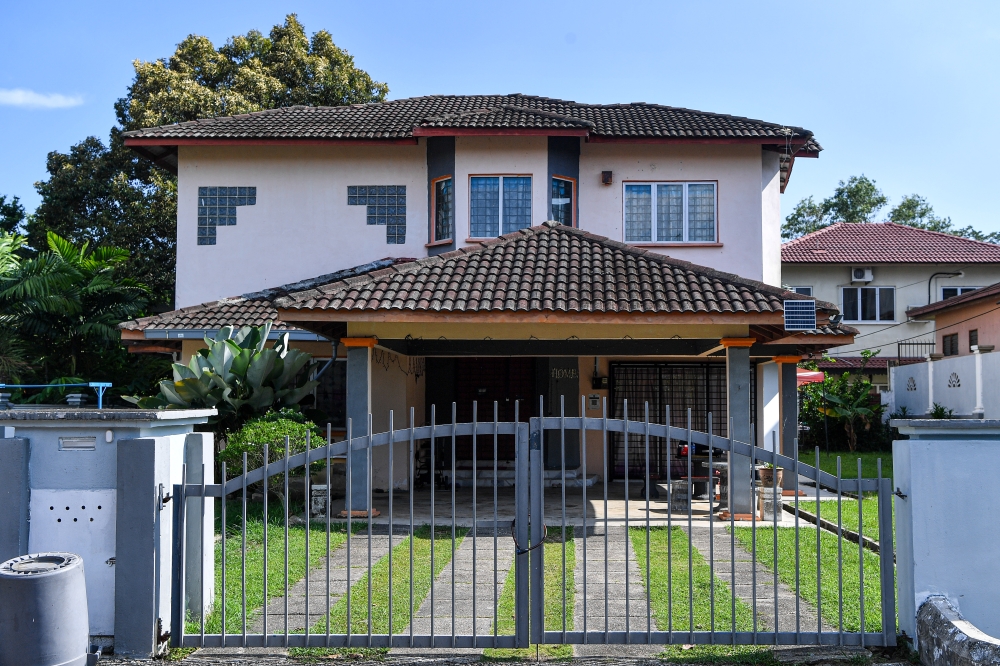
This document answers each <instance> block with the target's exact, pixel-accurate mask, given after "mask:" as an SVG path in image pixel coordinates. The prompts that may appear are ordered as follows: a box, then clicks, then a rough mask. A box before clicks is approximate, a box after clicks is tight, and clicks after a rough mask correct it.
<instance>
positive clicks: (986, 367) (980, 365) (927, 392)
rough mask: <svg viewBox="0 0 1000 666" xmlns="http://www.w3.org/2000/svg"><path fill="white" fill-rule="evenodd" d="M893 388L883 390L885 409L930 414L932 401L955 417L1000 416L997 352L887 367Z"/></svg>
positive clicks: (999, 371)
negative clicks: (884, 391) (888, 390)
mask: <svg viewBox="0 0 1000 666" xmlns="http://www.w3.org/2000/svg"><path fill="white" fill-rule="evenodd" d="M890 373H891V386H892V391H890V392H886V393H883V394H882V395H883V398H882V401H883V403H885V404H886V405H887V407H888V410H887V411H888V412H889V413H893V412H899V411H900V409H901V408H902V407H905V408H906V413H907V415H908V416H920V415H923V414H928V413H930V411H931V409H932V408H933V406H934V403H937V404H939V405H942V406H943V407H946V408H948V409H950V410H952V412H954V415H955V416H964V417H970V416H971V417H976V418H987V419H998V418H1000V354H992V353H988V354H987V353H984V354H971V355H969V356H954V357H951V358H944V359H941V360H938V361H927V362H924V363H915V364H913V365H903V366H899V367H896V368H892V369H891V370H890Z"/></svg>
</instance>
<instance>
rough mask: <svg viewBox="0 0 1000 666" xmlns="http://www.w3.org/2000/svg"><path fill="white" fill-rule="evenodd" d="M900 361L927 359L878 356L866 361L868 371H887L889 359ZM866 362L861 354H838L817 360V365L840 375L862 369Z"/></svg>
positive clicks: (908, 363)
mask: <svg viewBox="0 0 1000 666" xmlns="http://www.w3.org/2000/svg"><path fill="white" fill-rule="evenodd" d="M890 360H892V361H898V362H899V364H900V365H912V364H913V363H923V362H924V360H925V359H922V358H901V359H896V358H892V359H889V358H880V357H878V356H876V357H875V358H872V359H868V363H865V364H864V365H865V369H866V370H867V371H868V372H879V373H881V372H885V371H886V369H887V368H888V366H889V361H890ZM862 363H864V359H863V358H861V357H860V356H836V357H834V360H832V361H817V362H816V367H817V368H818V369H820V370H826V371H827V372H829V373H830V374H833V375H840V374H843V373H845V372H853V371H856V370H861V365H862Z"/></svg>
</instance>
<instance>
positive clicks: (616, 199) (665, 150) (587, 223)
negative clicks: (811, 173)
mask: <svg viewBox="0 0 1000 666" xmlns="http://www.w3.org/2000/svg"><path fill="white" fill-rule="evenodd" d="M761 152H762V151H761V148H760V146H750V145H723V146H713V145H704V144H682V145H663V144H621V143H586V142H583V143H581V146H580V228H581V229H584V230H586V231H590V232H593V233H595V234H600V235H602V236H607V237H609V238H611V239H613V240H618V241H624V225H623V216H622V197H623V194H624V190H623V185H622V183H623V182H625V181H670V180H675V181H676V180H681V181H718V189H717V193H718V211H717V214H718V223H719V227H718V228H719V234H718V238H717V240H718V241H719V244H718V245H717V246H711V247H705V246H702V247H696V246H690V245H689V246H686V245H684V244H676V243H675V244H667V245H661V246H658V247H652V246H651V244H645V245H644V246H645V247H649V248H650V249H653V250H654V251H657V252H662V253H663V254H666V255H669V256H671V257H676V258H678V259H683V260H685V261H690V262H692V263H695V264H699V265H702V266H710V267H712V268H716V269H718V270H721V271H726V272H728V273H735V274H737V275H740V276H742V277H746V278H751V279H754V280H761V281H764V282H769V283H771V284H778V278H779V276H780V269H779V268H778V264H777V260H776V259H774V258H776V257H778V256H779V254H780V239H779V236H778V235H775V230H776V229H779V228H780V226H781V216H780V212H779V202H778V197H779V196H780V195H779V194H778V191H777V187H778V186H777V178H776V168H777V160H774V164H771V163H770V161H769V160H768V159H767V158H764V159H763V161H762V158H761ZM771 169H774V170H775V174H772V175H770V176H768V175H765V172H767V171H769V170H771ZM602 171H611V172H613V178H614V182H613V184H612V185H602V184H601V172H602ZM765 200H766V202H767V205H766V207H765V204H764V202H765ZM765 210H766V213H767V216H768V218H767V220H764V213H765ZM765 234H766V235H765ZM765 241H767V242H769V243H772V244H773V245H774V247H773V248H766V247H765V246H766V242H765ZM768 253H769V254H768ZM765 257H768V258H771V259H772V260H774V266H773V268H772V269H771V270H770V271H769V270H767V269H766V268H765Z"/></svg>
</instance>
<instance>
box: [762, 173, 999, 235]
mask: <svg viewBox="0 0 1000 666" xmlns="http://www.w3.org/2000/svg"><path fill="white" fill-rule="evenodd" d="M888 204H889V198H888V197H887V196H885V194H884V193H883V192H882V190H880V189H879V188H878V186H877V185H876V184H875V181H874V180H872V179H871V178H868V177H867V176H865V175H864V174H862V175H860V176H851V177H850V178H848V179H847V182H846V183H845V182H844V181H840V183H839V184H838V185H837V187H836V189H835V190H834V191H833V194H832V195H831V196H829V197H827V198H826V199H824V200H823V201H821V202H819V203H817V202H816V200H815V199H813V198H812V197H811V196H810V197H806V198H805V199H802V200H801V201H799V203H798V204H796V206H795V210H793V211H792V212H791V214H790V215H789V216H788V217H786V218H785V222H784V224H782V225H781V237H782V239H784V240H791V239H793V238H798V237H799V236H804V235H806V234H809V233H812V232H814V231H818V230H819V229H823V228H824V227H828V226H830V225H831V224H836V223H838V222H848V223H855V224H863V223H867V222H874V221H875V216H876V214H877V213H878V212H879V211H880V210H882V209H883V208H884V207H885V206H887V205H888ZM888 221H890V222H896V223H897V224H905V225H907V226H911V227H916V228H918V229H927V230H929V231H940V232H942V233H946V234H953V235H955V236H961V237H963V238H972V239H974V240H978V241H984V242H988V243H1000V232H993V233H989V234H987V233H983V232H981V231H978V230H976V229H974V228H973V227H971V226H966V227H961V228H959V227H956V226H955V225H954V224H953V223H952V221H951V218H950V217H938V216H937V215H936V214H935V213H934V208H933V207H932V206H931V205H930V204H929V203H928V202H927V200H926V199H924V198H923V197H922V196H920V195H918V194H910V195H907V196H905V197H903V198H902V200H901V201H900V202H899V203H898V204H897V205H896V206H895V207H893V208H892V209H890V211H889V215H888Z"/></svg>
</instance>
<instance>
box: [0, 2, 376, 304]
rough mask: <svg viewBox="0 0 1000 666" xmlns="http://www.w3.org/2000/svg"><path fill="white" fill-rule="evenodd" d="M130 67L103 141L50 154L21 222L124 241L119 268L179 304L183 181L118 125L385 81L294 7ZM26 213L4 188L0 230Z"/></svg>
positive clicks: (352, 92)
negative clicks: (261, 26)
mask: <svg viewBox="0 0 1000 666" xmlns="http://www.w3.org/2000/svg"><path fill="white" fill-rule="evenodd" d="M133 67H134V69H135V77H134V78H133V80H132V84H131V85H130V86H129V87H128V90H127V92H126V95H125V96H124V97H122V98H121V99H119V100H118V101H117V102H116V103H115V114H116V117H117V119H118V125H117V126H116V127H114V128H112V129H111V132H110V136H109V139H108V142H107V144H105V143H104V142H102V141H101V140H100V139H99V138H97V137H88V138H86V139H84V140H83V141H81V142H80V143H78V144H76V145H74V146H72V147H70V149H69V151H67V152H65V153H64V152H60V151H54V152H51V153H49V156H48V160H47V163H46V169H47V171H48V178H47V179H46V180H44V181H41V182H39V183H36V184H35V188H36V189H37V190H38V193H39V194H40V195H41V197H42V203H41V205H40V206H39V207H38V209H37V210H36V211H35V213H34V214H33V215H30V216H28V219H27V224H26V228H27V237H28V244H29V245H30V246H31V247H32V248H34V249H35V250H37V251H43V250H44V249H45V248H46V246H47V240H46V239H47V235H48V233H49V232H50V231H52V232H55V233H56V234H58V235H59V236H61V237H63V238H66V239H67V240H69V241H70V242H72V243H74V244H77V245H79V244H82V243H85V242H89V243H91V245H114V246H117V247H120V248H123V249H125V250H127V251H128V255H129V256H128V259H127V260H126V262H125V263H124V264H123V265H122V266H121V267H120V269H121V274H122V276H123V277H128V278H131V279H134V280H137V281H139V282H142V283H144V284H146V285H148V286H149V288H150V290H151V299H150V303H151V304H152V305H153V306H156V307H157V308H158V309H169V308H170V307H171V306H172V303H173V295H174V263H175V257H176V245H175V244H176V224H177V180H176V178H175V177H174V176H173V175H171V174H169V173H167V172H165V171H162V170H160V169H159V168H158V167H154V166H152V165H151V164H150V163H149V162H148V161H146V160H144V159H141V158H139V157H138V156H137V155H136V154H135V153H133V152H132V151H131V150H129V149H128V148H126V147H125V145H124V142H123V140H122V137H121V133H122V132H123V131H127V130H131V129H136V128H139V127H148V126H152V125H162V124H168V123H175V122H182V121H186V120H194V119H196V118H205V117H211V116H217V115H231V114H238V113H247V112H251V111H260V110H264V109H272V108H277V107H282V106H289V105H293V104H309V105H343V104H356V103H364V102H376V101H382V100H384V99H385V96H386V94H387V93H388V92H389V89H388V86H386V84H384V83H379V82H376V81H374V80H373V79H372V78H371V76H369V75H368V73H367V72H365V71H364V70H362V69H359V68H358V67H356V66H355V64H354V58H353V57H352V56H351V55H350V54H349V53H347V52H346V51H344V50H343V49H341V48H339V47H337V46H336V45H335V44H334V43H333V38H332V37H331V35H330V33H329V32H327V31H325V30H321V31H319V32H317V33H315V34H313V36H312V37H311V38H310V37H308V35H307V34H306V31H305V28H304V27H303V26H302V24H301V23H300V22H299V20H298V18H297V17H296V16H295V14H289V15H288V16H287V17H286V19H285V22H284V23H283V24H280V25H276V26H274V27H273V28H272V29H271V31H270V34H269V35H268V36H265V35H264V34H263V33H261V32H259V31H257V30H251V31H249V32H248V33H247V34H245V35H236V36H234V37H232V38H230V39H229V40H228V41H227V42H226V43H225V44H224V45H222V46H220V47H218V48H216V47H215V45H213V44H212V42H211V41H210V40H209V39H208V38H206V37H202V36H199V35H189V36H188V37H187V38H186V39H184V41H182V42H181V43H180V44H178V45H177V48H176V50H175V51H174V54H173V55H172V56H170V57H169V58H161V59H158V60H154V61H152V62H143V61H140V60H136V61H135V62H134V63H133ZM23 218H24V215H23V209H22V208H20V204H19V203H18V200H17V198H16V197H15V198H14V199H13V201H12V202H7V201H6V200H5V199H4V198H2V197H0V231H2V230H7V231H13V230H14V228H16V227H17V226H18V225H19V224H21V221H22V219H23Z"/></svg>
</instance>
